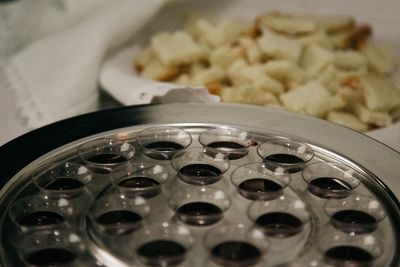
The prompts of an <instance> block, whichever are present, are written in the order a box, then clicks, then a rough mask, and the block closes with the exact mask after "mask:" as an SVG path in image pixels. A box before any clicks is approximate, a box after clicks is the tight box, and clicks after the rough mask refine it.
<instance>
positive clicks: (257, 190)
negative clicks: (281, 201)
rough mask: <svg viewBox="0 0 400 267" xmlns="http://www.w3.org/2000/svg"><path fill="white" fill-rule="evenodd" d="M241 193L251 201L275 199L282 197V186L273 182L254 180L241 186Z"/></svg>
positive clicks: (247, 181)
mask: <svg viewBox="0 0 400 267" xmlns="http://www.w3.org/2000/svg"><path fill="white" fill-rule="evenodd" d="M238 189H239V193H240V194H241V195H242V196H243V197H245V198H248V199H250V200H267V199H274V198H277V197H278V196H280V195H281V193H282V186H281V185H280V184H278V183H276V182H274V181H272V180H269V179H263V178H252V179H248V180H246V181H243V182H241V183H240V184H239V187H238Z"/></svg>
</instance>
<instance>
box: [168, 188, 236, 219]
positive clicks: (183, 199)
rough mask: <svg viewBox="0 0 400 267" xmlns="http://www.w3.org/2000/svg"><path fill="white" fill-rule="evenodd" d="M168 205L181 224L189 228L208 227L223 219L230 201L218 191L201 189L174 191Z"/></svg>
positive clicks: (224, 194) (223, 193) (226, 195)
mask: <svg viewBox="0 0 400 267" xmlns="http://www.w3.org/2000/svg"><path fill="white" fill-rule="evenodd" d="M168 204H169V206H170V207H171V209H172V210H173V211H175V216H176V217H177V219H178V220H180V221H181V222H183V223H185V224H187V225H191V226H209V225H213V224H215V223H217V222H219V221H221V220H222V219H223V216H224V212H225V211H226V210H227V209H229V207H230V206H231V200H230V198H229V196H228V194H227V193H225V192H224V191H222V190H220V189H217V188H213V187H201V188H190V189H189V188H188V189H184V190H180V191H176V192H175V193H174V194H173V195H172V196H171V197H170V199H169V201H168Z"/></svg>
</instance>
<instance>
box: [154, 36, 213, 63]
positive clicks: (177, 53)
mask: <svg viewBox="0 0 400 267" xmlns="http://www.w3.org/2000/svg"><path fill="white" fill-rule="evenodd" d="M151 49H153V51H154V54H155V55H156V57H157V58H159V59H160V61H161V62H162V63H163V64H165V65H168V66H177V65H181V64H188V63H192V62H195V61H197V60H200V59H203V58H205V56H206V51H204V49H203V48H202V47H201V46H200V45H199V44H197V43H196V42H195V41H194V40H193V38H192V37H191V36H190V35H189V34H187V33H186V32H183V31H177V32H174V33H167V32H165V33H160V34H157V35H155V36H154V37H153V38H151Z"/></svg>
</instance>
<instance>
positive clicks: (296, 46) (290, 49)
mask: <svg viewBox="0 0 400 267" xmlns="http://www.w3.org/2000/svg"><path fill="white" fill-rule="evenodd" d="M257 42H258V45H259V47H260V49H261V51H262V52H263V53H264V54H265V56H267V57H269V58H276V59H288V60H291V61H293V62H295V63H298V62H299V59H300V56H301V54H302V50H303V47H302V45H301V44H300V42H299V41H298V40H296V39H293V38H290V37H287V36H284V35H279V34H276V33H273V32H271V31H268V30H266V31H263V34H262V36H261V37H259V38H258V39H257Z"/></svg>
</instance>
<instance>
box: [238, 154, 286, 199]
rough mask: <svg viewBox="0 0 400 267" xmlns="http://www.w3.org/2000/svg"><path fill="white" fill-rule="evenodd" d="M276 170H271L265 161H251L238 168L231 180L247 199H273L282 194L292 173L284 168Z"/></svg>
mask: <svg viewBox="0 0 400 267" xmlns="http://www.w3.org/2000/svg"><path fill="white" fill-rule="evenodd" d="M276 171H277V172H274V171H271V170H269V169H268V168H267V167H266V164H265V163H263V162H257V163H249V164H246V165H243V166H240V167H238V168H236V169H235V170H234V171H233V172H232V174H231V181H232V184H233V185H235V186H236V188H237V190H238V192H239V194H240V195H242V196H243V197H245V198H247V199H250V200H271V199H275V198H278V197H279V196H281V195H282V193H283V190H284V189H285V188H286V187H287V186H288V185H289V183H290V180H291V175H290V173H288V172H286V171H285V170H284V169H277V170H276ZM278 171H279V172H278Z"/></svg>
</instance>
